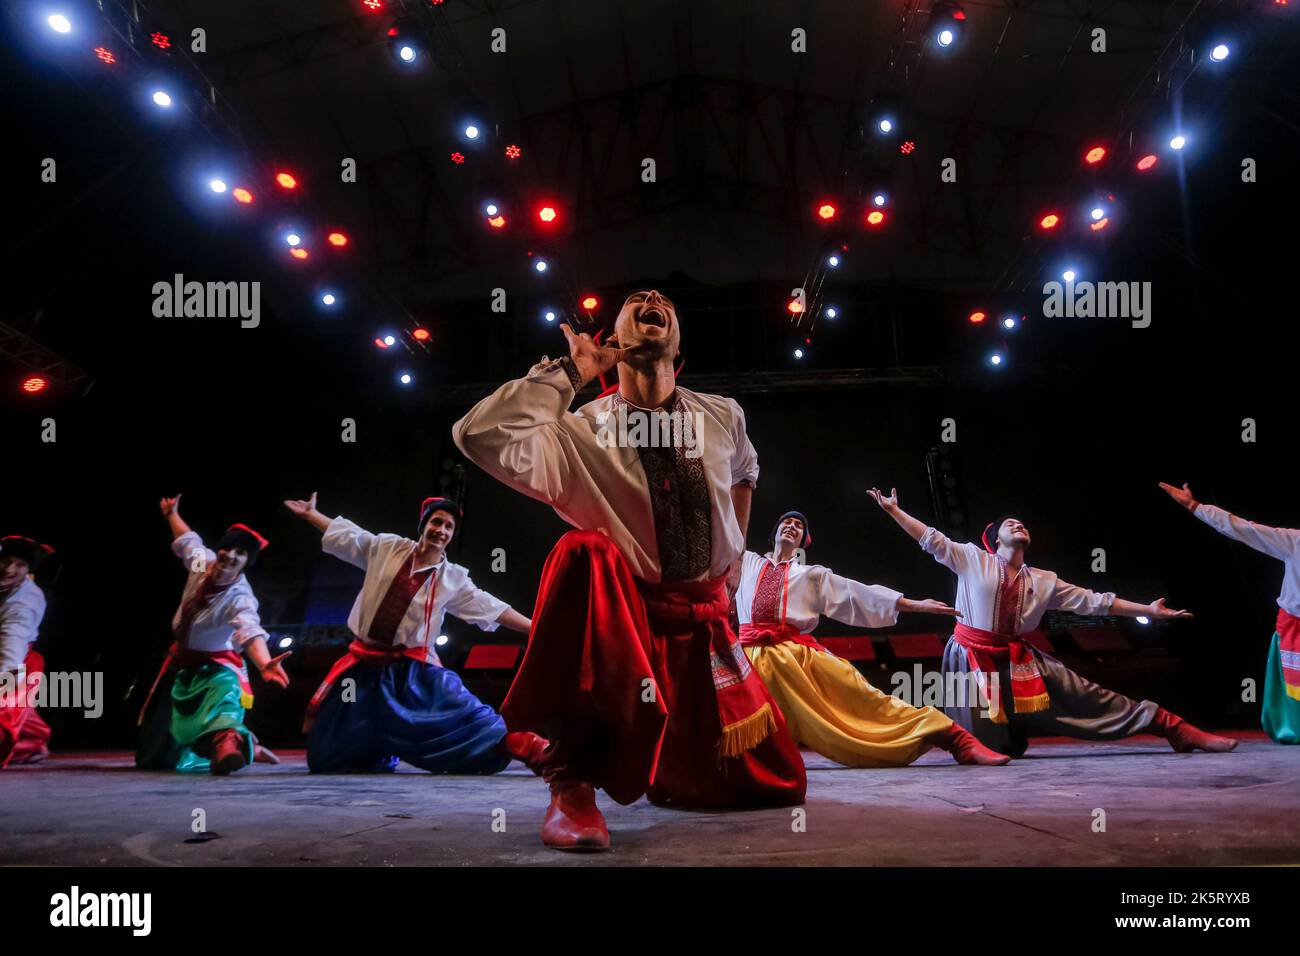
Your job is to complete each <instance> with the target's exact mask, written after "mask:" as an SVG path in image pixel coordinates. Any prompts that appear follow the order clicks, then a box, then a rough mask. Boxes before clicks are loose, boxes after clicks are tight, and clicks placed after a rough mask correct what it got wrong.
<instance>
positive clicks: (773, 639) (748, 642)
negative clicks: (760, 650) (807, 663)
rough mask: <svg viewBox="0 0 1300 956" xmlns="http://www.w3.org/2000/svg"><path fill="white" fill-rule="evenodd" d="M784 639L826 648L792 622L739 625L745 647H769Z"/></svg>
mask: <svg viewBox="0 0 1300 956" xmlns="http://www.w3.org/2000/svg"><path fill="white" fill-rule="evenodd" d="M786 641H794V643H796V644H802V645H803V646H804V647H811V648H812V649H813V650H817V651H826V648H824V647H822V646H821V645H820V644H818V643H817V641H816V640H815V639H814V638H813V637H812V636H811V635H809V634H801V633H800V632H799V628H797V627H795V626H794V625H793V624H789V623H787V624H777V623H775V622H770V621H769V622H764V623H754V624H742V625H740V643H741V644H742V645H743V646H745V647H752V646H755V645H757V646H759V647H770V646H771V645H773V644H784V643H785V642H786ZM826 653H827V654H829V653H830V651H826Z"/></svg>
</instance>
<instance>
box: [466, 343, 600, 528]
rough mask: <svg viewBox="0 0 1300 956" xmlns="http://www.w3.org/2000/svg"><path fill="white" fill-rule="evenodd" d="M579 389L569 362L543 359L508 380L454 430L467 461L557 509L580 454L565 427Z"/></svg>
mask: <svg viewBox="0 0 1300 956" xmlns="http://www.w3.org/2000/svg"><path fill="white" fill-rule="evenodd" d="M577 386H578V381H577V371H576V369H574V367H573V363H572V361H570V360H569V359H567V358H563V359H557V360H555V361H554V362H551V361H549V360H547V359H543V360H542V361H541V362H539V363H538V364H537V365H534V366H533V368H532V369H531V370H530V371H529V373H528V374H527V375H525V376H524V377H523V378H519V379H515V380H514V381H512V382H506V383H505V384H504V385H502V386H501V387H500V388H498V389H497V390H496V391H495V392H493V393H492V394H491V395H489V396H488V397H487V398H485V399H483V400H482V401H481V402H479V403H478V404H477V405H475V406H474V407H473V408H471V409H470V410H469V412H468V413H467V414H466V415H465V417H464V418H462V419H461V420H460V421H458V422H457V423H456V424H455V425H453V426H452V428H451V437H452V439H453V440H454V441H455V442H456V447H457V448H459V449H460V450H461V451H462V452H463V453H464V454H465V457H466V458H468V459H469V460H470V461H472V462H474V464H476V465H478V466H479V467H480V468H482V469H483V470H484V471H486V472H487V473H488V474H489V475H491V476H492V477H494V478H496V479H497V480H498V481H501V482H503V483H505V484H507V485H509V486H510V487H511V488H514V489H515V490H516V491H519V492H522V493H523V494H526V495H528V496H529V497H530V498H536V499H537V500H538V501H543V502H545V503H546V504H549V505H552V506H555V505H557V504H558V503H559V501H560V499H561V498H562V496H563V494H564V492H565V491H566V490H567V488H568V483H569V477H570V471H571V469H572V467H573V462H574V461H576V460H577V458H578V455H577V452H576V449H575V447H574V444H573V440H574V439H573V436H572V435H571V434H570V433H569V431H568V429H567V428H566V427H565V423H564V422H563V421H562V419H564V418H565V416H566V413H567V411H568V408H569V405H570V404H571V403H572V402H573V396H574V394H575V392H576V389H577Z"/></svg>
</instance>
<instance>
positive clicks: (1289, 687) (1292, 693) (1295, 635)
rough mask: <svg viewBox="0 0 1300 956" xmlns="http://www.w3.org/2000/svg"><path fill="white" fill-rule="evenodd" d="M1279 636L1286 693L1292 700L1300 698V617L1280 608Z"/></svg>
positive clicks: (1278, 616) (1278, 644) (1278, 643)
mask: <svg viewBox="0 0 1300 956" xmlns="http://www.w3.org/2000/svg"><path fill="white" fill-rule="evenodd" d="M1277 636H1278V642H1277V649H1278V654H1279V656H1280V657H1281V658H1282V683H1283V685H1284V686H1285V687H1286V695H1287V696H1288V697H1290V698H1291V699H1292V700H1300V617H1296V616H1295V615H1294V614H1288V613H1287V612H1286V611H1284V610H1282V609H1281V608H1278V609H1277Z"/></svg>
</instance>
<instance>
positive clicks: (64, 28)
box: [45, 13, 72, 33]
mask: <svg viewBox="0 0 1300 956" xmlns="http://www.w3.org/2000/svg"><path fill="white" fill-rule="evenodd" d="M45 22H46V23H48V24H49V25H50V29H51V30H53V31H54V32H55V33H70V32H71V31H72V21H71V20H69V19H68V18H67V17H65V16H64V15H63V14H61V13H51V14H50V15H49V17H48V18H47V19H46V21H45Z"/></svg>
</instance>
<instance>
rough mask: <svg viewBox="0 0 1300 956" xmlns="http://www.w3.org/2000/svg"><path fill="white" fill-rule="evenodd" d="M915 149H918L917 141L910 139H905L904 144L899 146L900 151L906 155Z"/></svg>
mask: <svg viewBox="0 0 1300 956" xmlns="http://www.w3.org/2000/svg"><path fill="white" fill-rule="evenodd" d="M914 149H916V143H914V142H912V141H911V140H910V139H905V140H903V143H902V145H901V146H899V147H898V151H899V152H900V153H902V154H903V155H904V156H907V155H908V154H910V153H911V152H912V150H914Z"/></svg>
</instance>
